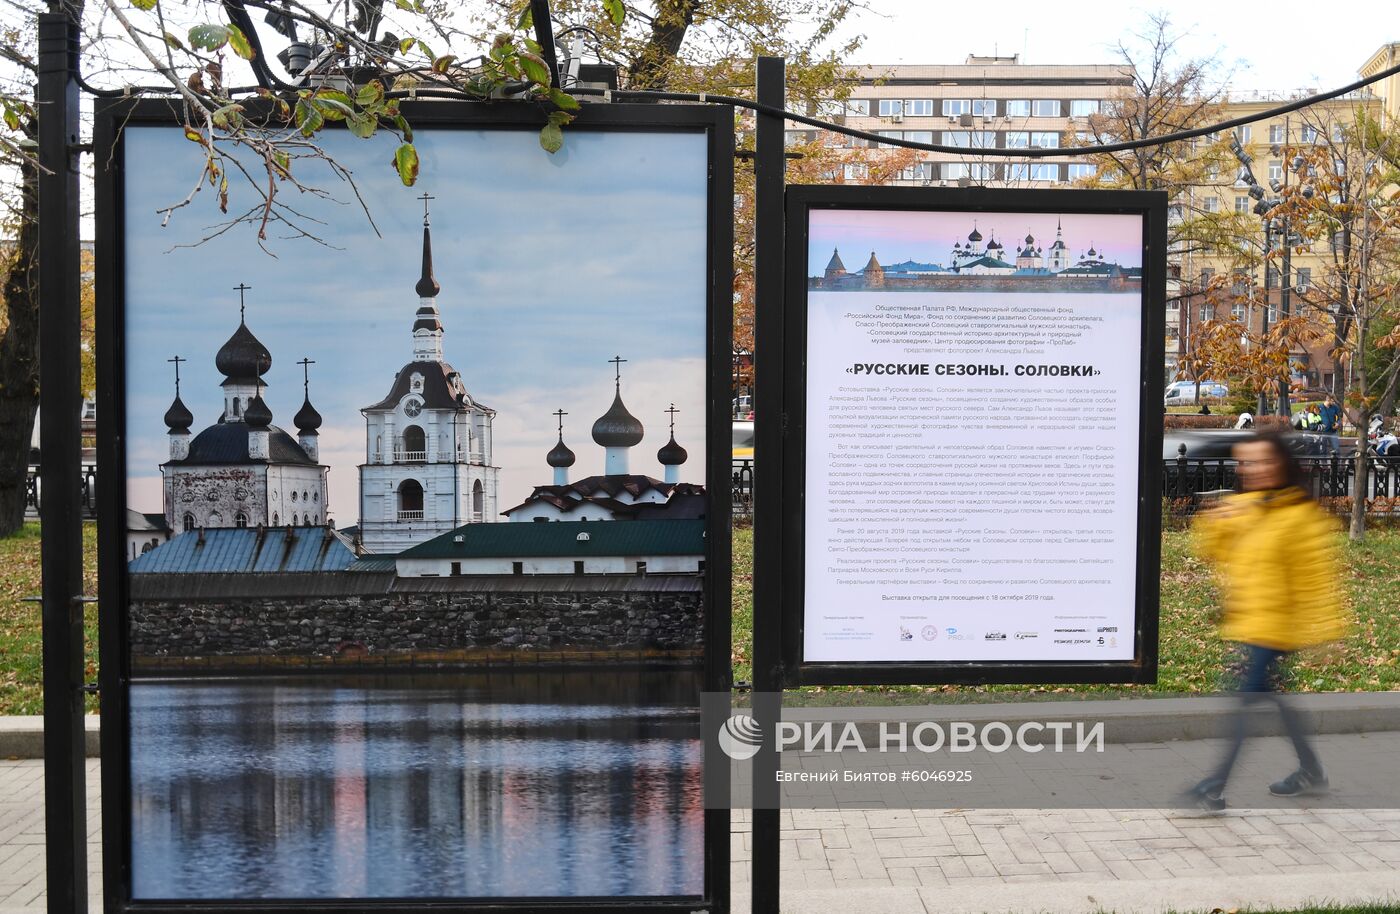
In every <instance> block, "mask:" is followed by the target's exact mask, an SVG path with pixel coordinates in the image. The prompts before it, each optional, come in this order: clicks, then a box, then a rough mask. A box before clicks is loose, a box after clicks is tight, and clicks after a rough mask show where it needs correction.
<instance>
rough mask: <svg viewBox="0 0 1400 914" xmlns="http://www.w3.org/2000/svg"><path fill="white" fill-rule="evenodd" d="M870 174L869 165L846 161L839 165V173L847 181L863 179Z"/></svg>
mask: <svg viewBox="0 0 1400 914" xmlns="http://www.w3.org/2000/svg"><path fill="white" fill-rule="evenodd" d="M869 174H870V166H869V165H864V164H861V163H859V162H855V163H852V162H847V163H846V164H845V165H843V166H841V175H842V176H843V177H844V178H845V179H846V180H847V181H864V180H865V179H866V177H868V176H869Z"/></svg>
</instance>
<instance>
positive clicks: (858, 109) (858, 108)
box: [846, 98, 870, 117]
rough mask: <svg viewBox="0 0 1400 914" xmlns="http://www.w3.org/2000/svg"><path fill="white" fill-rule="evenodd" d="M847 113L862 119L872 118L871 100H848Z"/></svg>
mask: <svg viewBox="0 0 1400 914" xmlns="http://www.w3.org/2000/svg"><path fill="white" fill-rule="evenodd" d="M846 113H847V114H854V115H858V116H860V117H869V116H870V99H868V98H848V99H846Z"/></svg>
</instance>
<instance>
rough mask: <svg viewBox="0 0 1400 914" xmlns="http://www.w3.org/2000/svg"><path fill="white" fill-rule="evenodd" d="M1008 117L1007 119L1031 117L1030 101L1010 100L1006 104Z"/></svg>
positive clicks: (1024, 99) (1023, 99)
mask: <svg viewBox="0 0 1400 914" xmlns="http://www.w3.org/2000/svg"><path fill="white" fill-rule="evenodd" d="M1006 116H1007V117H1030V116H1031V103H1030V99H1026V98H1013V99H1011V100H1009V101H1008V102H1007V103H1006Z"/></svg>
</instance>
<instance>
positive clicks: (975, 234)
mask: <svg viewBox="0 0 1400 914" xmlns="http://www.w3.org/2000/svg"><path fill="white" fill-rule="evenodd" d="M967 240H968V241H981V240H982V233H981V232H979V231H977V229H976V228H974V229H973V230H972V232H971V233H970V234H969V235H968V236H967Z"/></svg>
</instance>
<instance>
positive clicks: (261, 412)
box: [243, 394, 272, 428]
mask: <svg viewBox="0 0 1400 914" xmlns="http://www.w3.org/2000/svg"><path fill="white" fill-rule="evenodd" d="M243 421H244V422H246V423H248V427H249V428H267V427H268V426H269V425H271V424H272V410H270V409H268V408H267V404H266V403H264V402H263V398H262V394H258V395H256V396H254V397H253V399H251V400H249V401H248V407H247V409H245V410H243Z"/></svg>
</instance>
